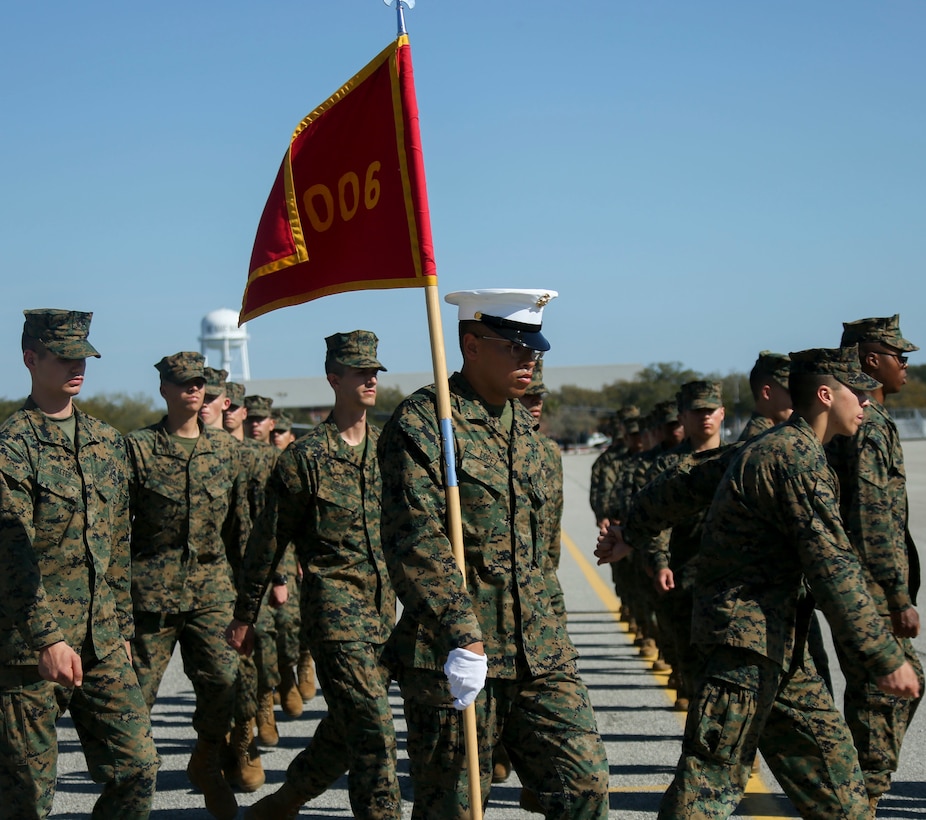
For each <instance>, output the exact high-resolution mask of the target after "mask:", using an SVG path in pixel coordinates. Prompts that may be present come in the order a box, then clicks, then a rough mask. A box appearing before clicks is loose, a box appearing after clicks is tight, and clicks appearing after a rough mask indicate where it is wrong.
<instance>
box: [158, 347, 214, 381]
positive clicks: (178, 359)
mask: <svg viewBox="0 0 926 820" xmlns="http://www.w3.org/2000/svg"><path fill="white" fill-rule="evenodd" d="M205 364H206V360H205V358H203V354H202V353H194V352H193V351H190V350H184V351H182V352H180V353H174V355H173V356H165V357H164V358H163V359H161V361H159V362H158V363H157V364H156V365H155V367H156V368H157V370H158V373H160V374H161V379H162V380H164V381H166V382H171V383H172V384H186V382H188V381H190V380H192V379H202V380H203V381H205V380H206V376H205V373H204V369H205Z"/></svg>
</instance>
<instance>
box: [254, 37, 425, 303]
mask: <svg viewBox="0 0 926 820" xmlns="http://www.w3.org/2000/svg"><path fill="white" fill-rule="evenodd" d="M436 280H437V272H436V268H435V265H434V248H433V245H432V242H431V221H430V217H429V215H428V196H427V190H426V188H425V181H424V162H423V160H422V156H421V136H420V133H419V130H418V104H417V102H416V100H415V85H414V76H413V74H412V58H411V49H410V47H409V44H408V37H407V36H406V35H402V36H400V37H399V38H398V39H397V40H396V41H395V42H394V43H392V44H390V45H389V46H388V47H387V48H385V49H383V51H381V52H380V53H379V54H378V55H377V56H376V58H375V59H374V60H373V61H372V62H371V63H370V64H369V65H367V66H366V67H365V68H364V69H363V70H362V71H361V72H360V73H359V74H357V75H356V76H354V77H352V78H351V79H350V80H349V81H348V82H347V83H346V84H345V85H344V86H343V87H342V88H340V89H339V90H338V91H337V92H336V93H335V94H333V95H332V96H331V97H329V98H328V99H327V100H325V102H323V103H322V104H321V105H320V106H319V107H318V108H316V109H315V110H314V111H313V112H312V113H311V114H309V115H308V116H307V117H306V118H305V119H304V120H303V121H302V122H301V123H299V126H298V127H297V128H296V130H295V132H294V133H293V136H292V139H291V140H290V143H289V150H288V151H287V152H286V156H285V157H283V164H282V165H281V166H280V171H279V173H278V174H277V178H276V181H275V182H274V183H273V189H272V190H271V191H270V197H269V199H268V200H267V204H266V205H265V206H264V212H263V214H262V215H261V218H260V224H259V225H258V228H257V237H256V238H255V240H254V250H253V251H252V252H251V266H250V272H249V274H248V284H247V287H246V288H245V291H244V299H243V301H242V305H241V314H240V317H239V318H240V321H241V322H245V321H247V320H248V319H253V318H254V317H255V316H260V315H261V314H263V313H268V312H269V311H271V310H276V309H277V308H281V307H285V306H287V305H298V304H301V303H302V302H308V301H309V300H311V299H317V298H318V297H319V296H327V295H329V294H332V293H341V292H344V291H350V290H369V289H377V288H409V287H424V286H425V285H433V284H435V283H436Z"/></svg>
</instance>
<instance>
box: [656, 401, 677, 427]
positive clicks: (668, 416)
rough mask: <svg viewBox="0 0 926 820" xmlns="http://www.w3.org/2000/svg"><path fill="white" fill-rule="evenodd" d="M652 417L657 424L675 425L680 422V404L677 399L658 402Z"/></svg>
mask: <svg viewBox="0 0 926 820" xmlns="http://www.w3.org/2000/svg"><path fill="white" fill-rule="evenodd" d="M650 415H651V416H652V417H653V421H654V423H655V424H673V423H674V422H677V421H678V402H677V401H676V400H675V399H666V400H665V401H660V402H657V403H656V406H655V407H654V408H653V410H652V413H651V414H650Z"/></svg>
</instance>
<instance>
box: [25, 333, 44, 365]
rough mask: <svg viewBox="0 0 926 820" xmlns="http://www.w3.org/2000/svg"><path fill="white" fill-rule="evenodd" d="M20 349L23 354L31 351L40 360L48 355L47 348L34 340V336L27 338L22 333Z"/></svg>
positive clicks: (42, 343)
mask: <svg viewBox="0 0 926 820" xmlns="http://www.w3.org/2000/svg"><path fill="white" fill-rule="evenodd" d="M22 347H23V353H25V352H26V351H27V350H32V351H33V352H35V354H36V355H37V356H38V357H39V358H40V359H44V358H45V356H46V355H47V353H48V348H47V347H45V343H44V342H42V341H40V340H39V339H36V338H35V337H34V336H29V335H27V334H25V333H23V337H22Z"/></svg>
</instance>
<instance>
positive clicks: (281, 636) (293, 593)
mask: <svg viewBox="0 0 926 820" xmlns="http://www.w3.org/2000/svg"><path fill="white" fill-rule="evenodd" d="M294 567H295V564H294ZM301 586H302V585H301V584H300V583H299V580H298V579H297V578H296V573H295V568H294V570H293V572H292V574H291V575H289V579H288V580H287V582H286V587H287V591H288V592H289V597H288V598H287V599H286V603H285V604H283V606H281V607H278V608H277V609H274V610H273V620H274V621H275V623H276V628H277V645H276V650H277V668H278V669H282V668H283V667H286V666H288V667H290V668H291V669H292V668H294V667H295V666H296V664H298V663H299V627H300V625H301V623H302V618H301V617H300V607H299V589H300V587H301Z"/></svg>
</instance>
